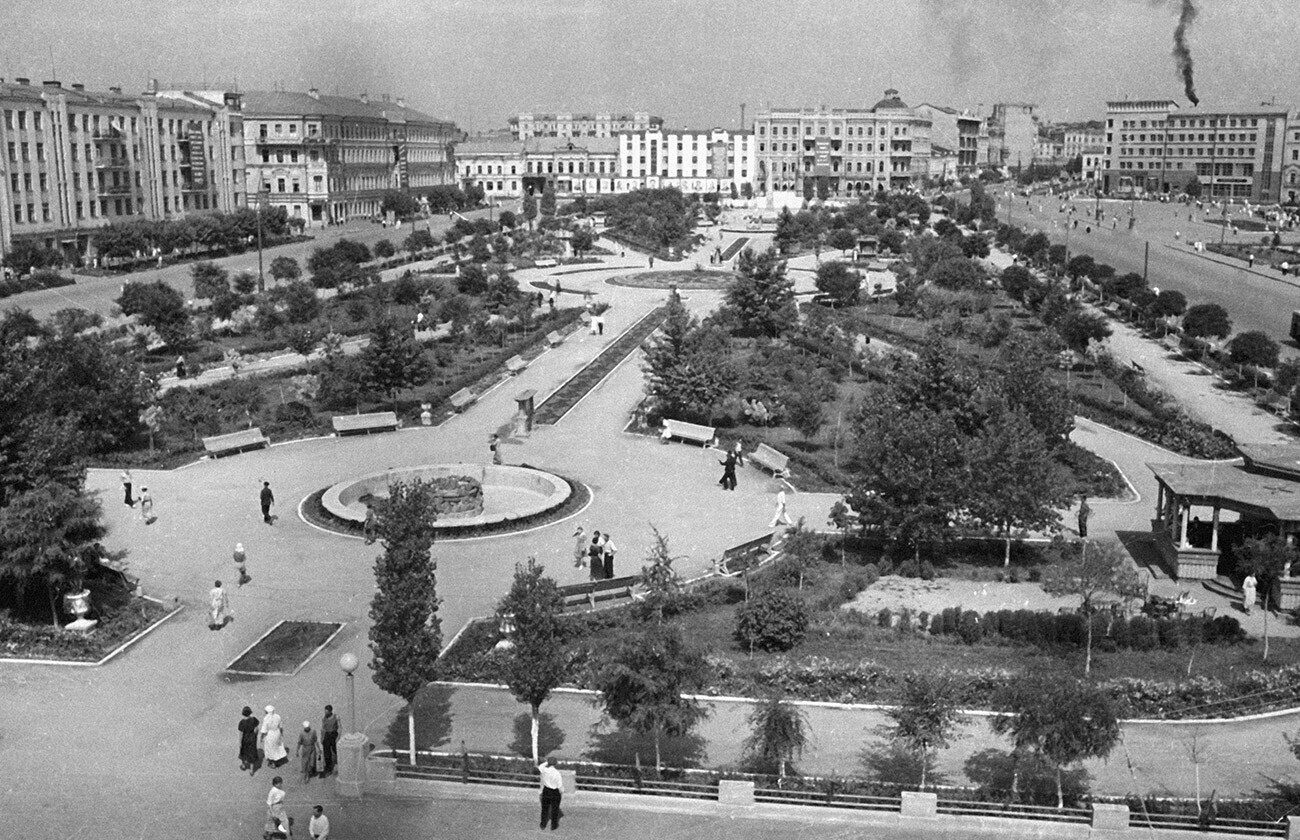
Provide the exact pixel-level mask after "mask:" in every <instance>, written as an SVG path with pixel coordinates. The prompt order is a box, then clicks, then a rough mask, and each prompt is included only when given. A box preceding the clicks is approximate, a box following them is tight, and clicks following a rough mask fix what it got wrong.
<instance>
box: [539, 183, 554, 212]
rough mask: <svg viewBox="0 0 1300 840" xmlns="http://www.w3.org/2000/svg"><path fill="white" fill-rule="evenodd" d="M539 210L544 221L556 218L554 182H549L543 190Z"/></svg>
mask: <svg viewBox="0 0 1300 840" xmlns="http://www.w3.org/2000/svg"><path fill="white" fill-rule="evenodd" d="M537 209H538V210H540V211H541V214H542V218H543V219H552V218H554V217H555V184H554V183H553V182H551V181H549V180H548V181H547V182H546V186H545V187H543V188H542V200H541V202H540V203H539V204H538V207H537Z"/></svg>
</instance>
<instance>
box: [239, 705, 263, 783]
mask: <svg viewBox="0 0 1300 840" xmlns="http://www.w3.org/2000/svg"><path fill="white" fill-rule="evenodd" d="M240 714H241V715H242V717H241V718H240V719H239V769H240V770H249V771H251V772H252V773H254V774H255V773H257V765H258V764H260V763H261V762H260V761H258V758H257V723H258V721H257V718H255V717H253V710H252V709H250V708H249V707H248V706H245V707H244V710H243V711H242V712H240Z"/></svg>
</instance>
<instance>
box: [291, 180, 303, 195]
mask: <svg viewBox="0 0 1300 840" xmlns="http://www.w3.org/2000/svg"><path fill="white" fill-rule="evenodd" d="M293 191H294V192H296V193H300V192H302V186H301V185H300V184H299V183H298V182H297V181H294V182H293Z"/></svg>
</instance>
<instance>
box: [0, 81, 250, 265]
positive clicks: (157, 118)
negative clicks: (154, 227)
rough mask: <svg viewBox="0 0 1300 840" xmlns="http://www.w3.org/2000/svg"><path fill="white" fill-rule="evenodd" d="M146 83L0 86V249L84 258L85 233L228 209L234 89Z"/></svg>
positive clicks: (88, 252) (236, 194)
mask: <svg viewBox="0 0 1300 840" xmlns="http://www.w3.org/2000/svg"><path fill="white" fill-rule="evenodd" d="M156 88H157V86H156V85H154V84H152V83H151V84H150V86H149V90H147V91H145V92H144V93H141V94H126V93H123V92H122V89H121V88H117V87H113V88H109V89H108V90H107V91H100V92H95V91H88V90H86V89H85V86H84V85H80V84H73V85H70V86H69V87H66V88H65V87H64V86H63V84H62V83H61V82H58V81H46V82H42V83H41V84H39V85H34V84H32V83H31V80H30V79H26V78H18V79H15V80H14V82H13V83H12V84H5V83H2V82H0V111H3V119H0V150H2V151H0V256H3V255H4V254H6V253H8V251H9V249H10V248H11V247H12V246H13V243H14V242H16V241H22V240H28V241H34V242H36V243H38V244H40V245H42V246H44V247H48V248H52V249H55V250H58V251H60V252H62V253H63V255H64V258H65V259H67V260H68V261H69V262H73V263H76V262H79V261H81V260H84V259H87V258H89V257H92V256H94V242H93V240H94V237H93V234H94V231H95V229H97V228H99V227H102V226H103V225H106V224H108V223H110V222H115V221H130V220H141V219H148V220H164V219H176V218H181V217H184V216H186V215H189V214H192V213H205V212H216V211H223V212H229V211H231V210H234V209H235V208H236V207H238V206H240V204H241V203H242V201H243V198H244V186H243V167H242V163H241V161H240V160H239V157H238V156H237V155H236V154H235V149H236V147H237V146H239V144H240V141H239V139H238V137H239V132H240V131H241V130H242V129H241V119H240V107H241V102H240V95H239V94H237V93H228V92H227V93H218V94H217V95H216V96H215V97H214V98H212V99H210V100H208V99H197V98H191V97H184V96H163V95H160V94H159V92H158V91H157V89H156Z"/></svg>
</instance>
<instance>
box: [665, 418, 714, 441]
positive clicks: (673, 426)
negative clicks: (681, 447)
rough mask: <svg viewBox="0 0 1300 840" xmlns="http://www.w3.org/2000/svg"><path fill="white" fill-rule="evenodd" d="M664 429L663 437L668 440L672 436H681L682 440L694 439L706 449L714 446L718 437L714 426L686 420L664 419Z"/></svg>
mask: <svg viewBox="0 0 1300 840" xmlns="http://www.w3.org/2000/svg"><path fill="white" fill-rule="evenodd" d="M663 424H664V430H663V439H664V440H665V441H668V440H670V439H672V438H681V439H682V440H690V441H694V442H696V443H698V444H700V445H701V446H703V447H704V448H705V449H709V448H711V447H712V446H713V442H714V438H716V437H717V434H718V433H717V430H716V429H714V428H713V427H712V426H701V425H699V424H698V423H687V422H686V421H684V420H669V419H668V418H667V417H665V418H664V419H663Z"/></svg>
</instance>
